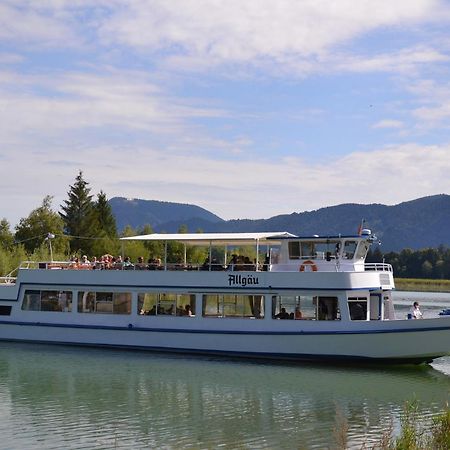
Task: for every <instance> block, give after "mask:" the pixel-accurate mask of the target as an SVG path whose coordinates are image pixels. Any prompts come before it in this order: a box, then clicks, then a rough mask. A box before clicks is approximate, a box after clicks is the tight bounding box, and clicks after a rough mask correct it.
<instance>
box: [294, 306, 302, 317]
mask: <svg viewBox="0 0 450 450" xmlns="http://www.w3.org/2000/svg"><path fill="white" fill-rule="evenodd" d="M300 319H303V314H302V312H301V311H300V308H299V307H298V306H297V307H296V308H295V320H300Z"/></svg>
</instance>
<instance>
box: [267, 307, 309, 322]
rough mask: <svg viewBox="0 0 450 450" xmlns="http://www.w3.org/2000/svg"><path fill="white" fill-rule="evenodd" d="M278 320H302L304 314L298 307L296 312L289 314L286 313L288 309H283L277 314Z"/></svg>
mask: <svg viewBox="0 0 450 450" xmlns="http://www.w3.org/2000/svg"><path fill="white" fill-rule="evenodd" d="M274 317H275V318H276V319H281V320H294V319H295V320H300V319H303V314H302V312H301V311H300V308H299V307H298V306H297V307H296V308H295V312H291V313H288V312H287V311H286V308H281V309H280V312H279V313H278V314H275V316H274Z"/></svg>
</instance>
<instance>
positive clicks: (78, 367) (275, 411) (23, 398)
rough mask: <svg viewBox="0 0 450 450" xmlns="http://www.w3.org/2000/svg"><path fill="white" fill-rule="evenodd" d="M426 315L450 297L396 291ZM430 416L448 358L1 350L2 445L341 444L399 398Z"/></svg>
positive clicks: (441, 402) (441, 401)
mask: <svg viewBox="0 0 450 450" xmlns="http://www.w3.org/2000/svg"><path fill="white" fill-rule="evenodd" d="M395 299H396V304H397V306H398V307H397V311H398V313H399V315H401V314H406V313H407V311H408V309H409V307H410V305H411V303H412V301H414V300H419V302H420V303H421V305H422V309H423V312H424V314H425V315H426V316H433V315H436V314H437V312H439V311H440V310H441V309H443V308H445V307H450V295H449V294H426V295H424V294H422V293H421V294H412V293H401V292H395ZM412 399H417V400H418V401H419V408H420V410H421V417H422V418H423V419H424V420H427V419H429V418H430V417H431V416H432V415H433V414H434V413H436V412H437V411H439V410H441V409H442V407H443V406H445V404H446V402H449V401H450V358H441V359H439V360H437V361H436V362H435V363H433V365H432V366H413V367H395V368H392V367H389V368H388V367H377V368H375V367H370V368H368V367H357V366H353V367H352V366H345V365H341V366H330V365H323V366H321V365H313V364H273V363H272V364H271V363H261V362H258V363H254V362H246V361H233V360H224V359H213V358H195V357H183V356H165V355H157V354H152V353H140V352H131V351H130V352H129V351H114V350H100V349H89V348H87V349H86V348H72V347H57V346H44V345H33V344H12V343H6V342H3V343H0V449H20V450H24V449H68V448H71V449H114V448H117V449H149V448H164V449H179V448H187V449H189V448H190V449H211V448H224V449H235V448H239V449H253V448H286V449H290V448H303V449H314V448H317V449H325V448H333V447H335V443H336V439H337V438H336V436H335V429H336V428H338V429H340V428H341V425H340V424H341V423H342V420H343V418H345V421H346V422H347V423H348V439H349V445H348V447H349V448H361V445H362V444H363V443H366V445H368V446H370V445H374V444H375V443H376V442H377V441H378V440H379V438H380V436H381V433H382V430H385V429H387V428H389V427H390V426H391V427H393V428H394V430H396V429H398V425H399V418H400V415H401V412H402V409H403V407H404V404H405V402H406V401H408V400H412Z"/></svg>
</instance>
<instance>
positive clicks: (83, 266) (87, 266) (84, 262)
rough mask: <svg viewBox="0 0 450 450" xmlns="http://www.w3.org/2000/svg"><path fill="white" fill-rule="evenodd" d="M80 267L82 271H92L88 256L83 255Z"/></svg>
mask: <svg viewBox="0 0 450 450" xmlns="http://www.w3.org/2000/svg"><path fill="white" fill-rule="evenodd" d="M78 267H79V268H81V269H90V268H91V263H90V261H89V259H88V257H87V256H86V255H83V256H82V257H81V262H80V264H79V265H78Z"/></svg>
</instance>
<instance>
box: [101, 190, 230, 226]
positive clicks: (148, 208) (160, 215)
mask: <svg viewBox="0 0 450 450" xmlns="http://www.w3.org/2000/svg"><path fill="white" fill-rule="evenodd" d="M109 204H110V205H111V208H112V211H113V214H114V216H115V218H116V224H117V228H118V229H119V230H123V228H125V226H127V225H130V226H131V227H133V228H142V227H143V226H144V225H147V224H148V225H151V226H152V227H153V229H154V230H156V231H167V232H176V231H177V229H178V227H179V226H180V225H183V224H184V225H187V226H188V229H189V230H190V231H196V229H198V228H202V229H203V226H206V225H208V224H210V223H221V222H223V219H221V218H220V217H218V216H216V215H215V214H213V213H211V212H209V211H207V210H206V209H204V208H200V207H199V206H196V205H188V204H183V203H171V202H160V201H157V200H141V199H126V198H123V197H113V198H112V199H111V200H109Z"/></svg>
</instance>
